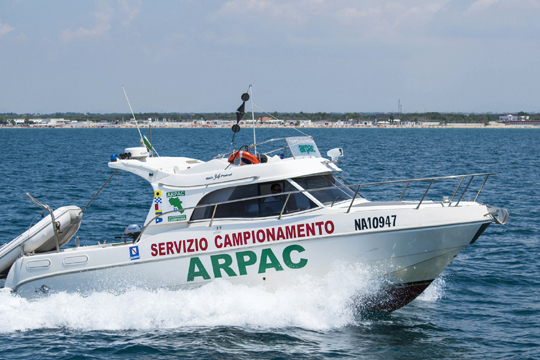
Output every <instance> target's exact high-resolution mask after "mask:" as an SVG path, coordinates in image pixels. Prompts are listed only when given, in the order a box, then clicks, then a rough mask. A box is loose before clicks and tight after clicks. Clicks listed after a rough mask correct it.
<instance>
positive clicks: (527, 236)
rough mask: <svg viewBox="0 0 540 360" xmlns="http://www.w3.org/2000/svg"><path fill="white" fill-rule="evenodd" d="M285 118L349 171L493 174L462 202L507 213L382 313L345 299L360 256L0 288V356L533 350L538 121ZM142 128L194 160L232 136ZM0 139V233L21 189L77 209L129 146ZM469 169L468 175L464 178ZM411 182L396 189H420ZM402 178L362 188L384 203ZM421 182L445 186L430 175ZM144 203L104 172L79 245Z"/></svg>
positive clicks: (109, 236)
mask: <svg viewBox="0 0 540 360" xmlns="http://www.w3.org/2000/svg"><path fill="white" fill-rule="evenodd" d="M301 130H302V132H304V133H307V134H308V135H311V136H313V137H314V139H315V141H316V142H317V144H318V146H319V149H320V151H321V153H322V154H323V155H325V154H326V152H327V151H328V150H330V149H332V148H335V147H341V148H343V151H344V155H345V156H344V157H343V158H342V161H341V163H340V164H339V166H340V167H341V168H342V169H343V174H341V176H342V177H343V178H344V179H345V180H347V181H348V182H349V183H367V182H377V181H386V180H397V179H406V178H413V177H414V178H418V177H428V176H445V175H459V174H469V173H488V172H496V173H497V175H496V176H491V177H490V178H489V179H488V181H487V183H486V185H485V186H484V188H483V190H482V193H481V194H480V196H479V198H478V201H480V202H483V203H487V204H491V205H495V206H501V207H505V208H506V209H508V210H509V211H510V214H511V215H510V219H509V221H508V224H507V225H506V226H498V225H492V226H490V227H489V228H488V229H487V230H486V231H485V233H484V234H483V235H482V236H481V237H480V239H479V240H478V241H477V242H476V243H475V244H473V245H471V246H468V247H467V248H465V250H464V251H462V252H461V253H460V254H459V255H458V256H457V257H456V259H454V261H453V262H452V263H451V264H450V265H449V267H448V268H447V269H446V270H445V271H444V272H443V273H442V275H441V276H440V277H439V278H437V279H436V280H435V281H434V282H433V283H432V284H431V285H430V286H429V287H428V288H427V290H426V291H425V292H424V293H423V294H422V295H421V296H420V297H419V298H417V299H416V300H414V301H413V302H412V303H411V304H409V305H407V306H405V307H403V308H402V309H400V310H397V311H395V312H393V313H390V314H379V313H369V312H365V311H363V310H362V307H361V304H360V306H359V304H358V303H357V300H356V299H358V294H369V293H370V292H372V291H374V289H373V288H372V286H373V284H369V285H368V284H367V283H366V282H365V281H362V280H363V279H365V278H366V277H367V276H368V274H366V269H362V268H361V267H358V268H353V269H351V268H347V269H346V270H344V269H340V268H339V267H336V268H335V269H333V270H334V271H332V272H331V273H330V274H328V275H327V276H326V277H325V278H323V279H320V278H317V279H316V278H312V277H309V276H306V277H304V278H302V279H301V281H298V283H296V284H294V285H289V286H288V287H283V288H279V289H277V290H274V291H269V290H267V289H265V288H263V287H246V286H242V285H233V284H230V283H228V282H227V281H215V282H213V283H210V284H208V285H206V286H202V287H200V288H197V289H194V290H175V291H170V290H156V291H144V290H140V289H128V290H127V291H126V292H125V293H122V294H111V293H106V292H104V293H93V294H91V295H89V296H81V295H79V294H66V293H60V294H54V295H51V296H48V297H44V298H40V299H37V300H27V299H23V298H21V297H19V296H17V295H14V294H11V293H10V292H9V291H7V290H6V289H2V290H0V358H9V359H17V358H21V359H22V358H24V359H26V358H49V357H51V358H52V357H54V358H56V359H74V358H77V359H86V358H89V359H92V358H130V359H132V358H193V359H201V358H216V359H228V358H235V359H282V358H295V359H296V358H298V359H322V358H331V357H336V358H360V359H407V358H414V359H435V358H440V359H448V358H481V359H483V358H496V359H507V358H516V359H527V358H530V359H533V358H540V355H539V354H540V330H539V329H540V299H539V293H540V260H539V253H540V252H539V250H538V248H539V241H538V239H539V222H538V214H539V208H540V206H539V200H540V197H539V191H538V186H539V185H538V184H539V182H540V181H539V180H540V176H539V175H538V171H539V168H540V166H539V165H540V160H539V157H538V154H539V152H540V144H539V141H538V138H539V137H540V130H537V129H301ZM152 133H153V134H152V135H153V143H154V145H155V148H156V149H157V151H158V152H159V154H160V155H162V156H186V157H193V158H198V159H201V160H210V159H211V158H212V157H214V156H215V155H216V154H218V153H224V152H227V151H229V149H230V144H231V139H232V132H231V131H230V130H228V129H153V132H152ZM147 135H148V134H147ZM251 136H252V132H251V129H243V130H242V131H241V132H240V133H238V134H237V135H236V137H235V140H234V144H233V148H238V147H239V146H241V145H243V144H250V143H251V142H252V141H251V140H252V138H251ZM286 136H302V134H300V133H298V132H297V131H295V130H294V129H260V130H258V132H257V139H258V140H259V141H262V140H267V139H271V138H280V137H286ZM0 143H1V144H2V145H3V151H2V161H1V162H0V188H1V189H2V192H1V195H0V244H2V243H5V242H9V241H10V240H12V239H13V238H15V237H16V236H18V235H19V234H20V233H22V232H24V231H25V230H27V229H28V228H29V227H30V226H31V225H32V224H35V223H36V222H37V221H39V219H40V218H41V216H42V211H41V210H40V209H38V208H36V206H35V205H33V203H31V202H30V201H28V200H27V198H26V196H25V193H26V192H28V193H29V194H31V195H32V196H34V197H35V198H37V199H38V200H40V201H42V202H43V203H46V204H48V205H50V206H52V207H54V208H58V207H61V206H65V205H77V206H79V207H81V208H82V207H84V205H86V203H88V201H89V200H90V199H91V198H92V196H94V194H95V193H96V192H97V190H98V189H99V188H100V187H101V186H102V185H103V183H104V182H105V181H106V180H107V179H108V178H109V176H110V175H111V174H112V172H113V171H112V169H110V168H108V166H107V162H108V161H109V159H110V155H111V154H113V153H115V154H119V153H121V152H123V151H124V149H125V148H127V147H133V146H138V133H137V131H136V130H135V129H0ZM482 180H483V179H482ZM478 181H480V182H479V183H477V182H476V180H475V182H474V183H473V184H471V187H474V188H475V189H476V190H478V188H479V187H480V186H481V180H478ZM450 185H452V184H450ZM423 186H424V187H423V188H422V187H417V188H411V189H410V191H411V194H410V195H409V196H411V197H417V196H418V194H420V196H421V195H422V193H423V191H424V190H425V185H423ZM402 189H403V187H401V188H390V189H382V188H377V187H374V188H372V189H365V190H364V192H363V193H362V194H363V195H364V196H366V197H367V198H368V199H372V200H395V198H396V197H397V198H399V195H400V194H401V191H402ZM453 189H454V188H453V187H452V186H450V196H451V195H452V191H453ZM470 194H471V195H466V197H465V198H467V199H469V198H471V197H472V198H474V196H473V195H475V192H473V191H471V192H470ZM430 195H433V196H435V197H437V198H438V197H440V199H439V200H442V196H443V195H447V194H446V193H445V192H444V191H443V189H442V188H438V187H435V188H433V189H432V190H430ZM417 198H418V197H417ZM151 201H152V188H151V186H150V185H149V184H148V183H147V182H146V181H145V180H143V179H141V178H139V177H137V176H135V175H133V174H129V173H120V174H119V175H115V176H114V177H113V178H112V179H111V181H110V182H109V183H108V184H107V186H106V187H105V188H104V189H103V191H102V192H101V193H100V194H99V195H98V196H97V197H96V199H95V200H94V201H93V202H92V203H91V204H90V205H89V207H88V209H87V210H86V211H85V213H84V217H83V223H82V226H81V229H80V230H79V232H78V234H77V236H79V238H80V243H81V245H82V246H84V245H94V244H97V242H98V241H99V242H103V241H108V242H111V241H115V240H114V236H120V235H122V232H123V228H124V227H125V226H126V225H128V224H132V223H139V224H142V223H143V222H144V219H145V217H146V214H147V211H148V209H149V207H150V205H151ZM116 241H118V240H116ZM66 246H67V247H70V246H74V241H73V240H72V241H71V242H70V243H69V244H67V245H66Z"/></svg>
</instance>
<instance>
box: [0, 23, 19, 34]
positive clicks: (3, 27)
mask: <svg viewBox="0 0 540 360" xmlns="http://www.w3.org/2000/svg"><path fill="white" fill-rule="evenodd" d="M13 30H15V28H13V27H11V26H9V25H8V24H2V22H0V36H2V35H5V34H7V33H8V32H10V31H13Z"/></svg>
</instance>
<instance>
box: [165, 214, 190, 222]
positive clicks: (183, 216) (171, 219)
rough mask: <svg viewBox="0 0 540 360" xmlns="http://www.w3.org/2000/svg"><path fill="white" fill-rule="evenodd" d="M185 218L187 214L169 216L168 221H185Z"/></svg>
mask: <svg viewBox="0 0 540 360" xmlns="http://www.w3.org/2000/svg"><path fill="white" fill-rule="evenodd" d="M184 220H186V215H178V216H169V217H168V218H167V221H169V222H172V221H184Z"/></svg>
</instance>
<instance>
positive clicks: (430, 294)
mask: <svg viewBox="0 0 540 360" xmlns="http://www.w3.org/2000/svg"><path fill="white" fill-rule="evenodd" d="M445 288H446V281H445V280H444V277H442V276H439V277H438V278H436V279H435V280H433V282H432V283H431V284H429V286H428V287H427V289H426V290H424V292H423V293H422V294H420V296H418V297H417V298H416V300H420V301H426V302H436V301H437V300H439V299H441V298H442V297H443V296H444V289H445Z"/></svg>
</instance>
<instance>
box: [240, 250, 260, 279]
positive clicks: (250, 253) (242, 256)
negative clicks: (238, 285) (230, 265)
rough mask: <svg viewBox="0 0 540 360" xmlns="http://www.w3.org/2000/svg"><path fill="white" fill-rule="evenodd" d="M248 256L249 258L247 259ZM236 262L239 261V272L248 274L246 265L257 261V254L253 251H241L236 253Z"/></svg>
mask: <svg viewBox="0 0 540 360" xmlns="http://www.w3.org/2000/svg"><path fill="white" fill-rule="evenodd" d="M246 256H247V257H248V259H247V260H246ZM236 262H237V263H238V272H239V273H240V275H247V271H246V266H249V265H253V264H255V263H256V262H257V255H256V254H255V253H254V252H253V251H241V252H237V253H236Z"/></svg>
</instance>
